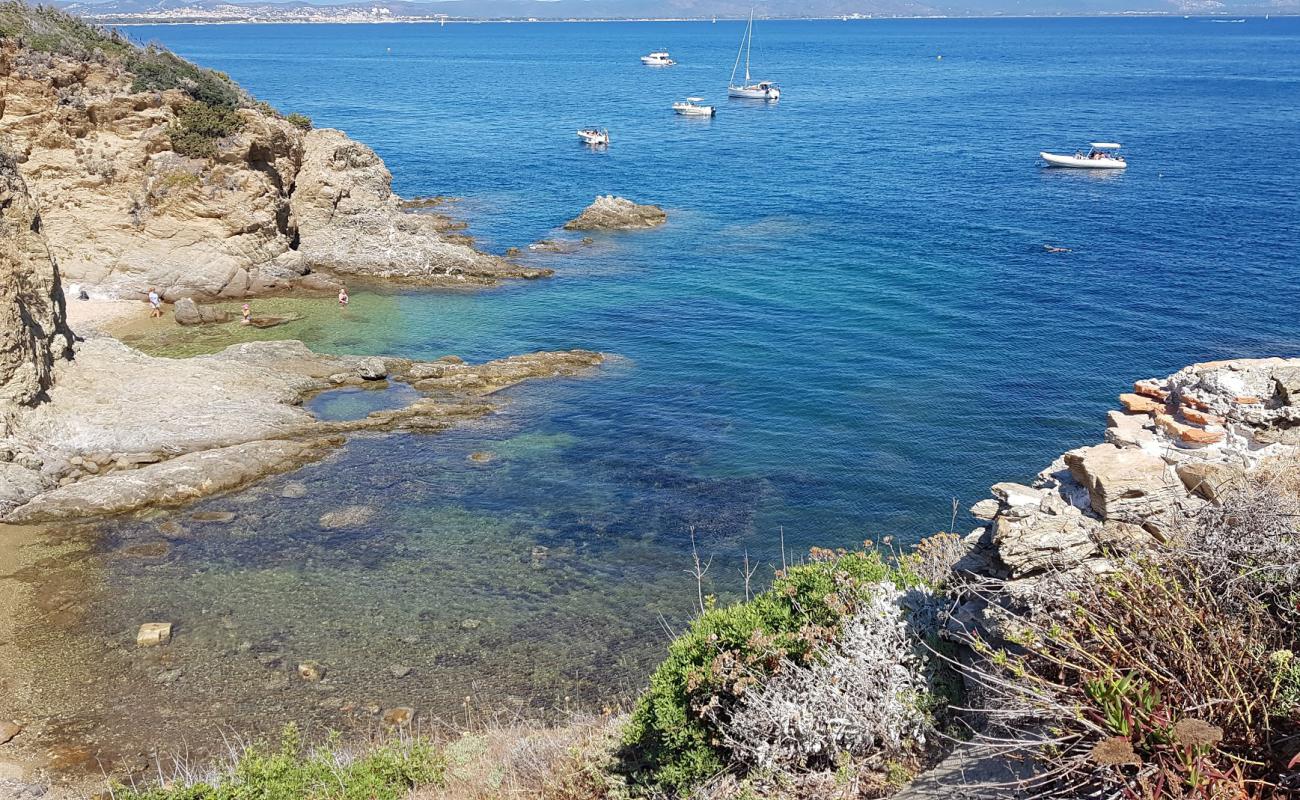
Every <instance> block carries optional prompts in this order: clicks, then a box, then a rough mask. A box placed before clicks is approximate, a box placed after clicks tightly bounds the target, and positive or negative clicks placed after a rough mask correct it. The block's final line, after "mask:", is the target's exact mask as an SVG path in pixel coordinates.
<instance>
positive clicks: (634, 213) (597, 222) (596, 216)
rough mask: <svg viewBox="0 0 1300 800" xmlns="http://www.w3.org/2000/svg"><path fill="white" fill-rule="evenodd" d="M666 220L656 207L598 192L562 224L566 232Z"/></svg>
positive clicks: (652, 224) (649, 224)
mask: <svg viewBox="0 0 1300 800" xmlns="http://www.w3.org/2000/svg"><path fill="white" fill-rule="evenodd" d="M667 221H668V214H667V212H665V211H664V210H663V209H662V208H660V207H659V206H652V205H638V204H637V203H634V202H632V201H631V200H628V199H627V198H624V197H615V196H614V195H612V194H607V195H600V196H598V197H597V198H596V200H595V201H594V202H593V203H592V204H591V205H589V206H587V207H586V208H585V209H583V211H582V213H581V214H579V215H578V216H577V217H576V218H575V219H571V220H569V221H568V222H566V223H565V224H564V228H565V230H570V231H626V230H640V229H643V228H654V227H656V226H659V225H662V224H664V223H665V222H667Z"/></svg>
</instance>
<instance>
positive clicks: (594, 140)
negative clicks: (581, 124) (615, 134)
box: [578, 128, 609, 145]
mask: <svg viewBox="0 0 1300 800" xmlns="http://www.w3.org/2000/svg"><path fill="white" fill-rule="evenodd" d="M578 138H579V139H581V140H582V143H583V144H590V145H607V144H609V131H608V130H606V129H605V128H583V129H582V130H580V131H578Z"/></svg>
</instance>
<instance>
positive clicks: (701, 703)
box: [624, 550, 952, 795]
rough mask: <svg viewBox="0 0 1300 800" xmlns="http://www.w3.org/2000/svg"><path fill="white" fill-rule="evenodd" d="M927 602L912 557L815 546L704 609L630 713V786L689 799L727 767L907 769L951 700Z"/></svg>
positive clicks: (794, 770) (904, 771) (627, 746)
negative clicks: (935, 658)
mask: <svg viewBox="0 0 1300 800" xmlns="http://www.w3.org/2000/svg"><path fill="white" fill-rule="evenodd" d="M933 600H934V598H933V596H931V595H930V594H929V592H928V590H927V589H926V587H924V585H923V583H922V581H921V580H920V578H918V576H917V575H916V574H915V573H914V572H912V571H911V570H910V569H909V568H908V566H907V564H906V562H904V563H903V564H901V565H891V564H890V563H888V562H887V561H886V559H885V558H884V557H882V555H881V554H880V553H879V552H878V551H875V550H867V551H862V552H856V553H845V552H838V553H836V552H827V551H814V553H813V554H812V558H811V560H809V561H808V562H807V563H803V564H797V565H794V566H790V567H788V568H786V569H783V570H781V571H780V572H779V573H778V574H777V576H776V579H775V580H774V581H773V583H772V586H771V588H770V589H769V590H767V591H765V592H763V593H761V594H759V595H758V596H756V597H755V598H754V599H752V600H750V601H747V602H742V603H738V604H736V605H732V606H727V607H719V608H706V609H704V612H703V613H702V614H701V616H700V617H699V618H698V619H696V620H695V621H694V622H693V623H692V624H691V626H690V628H689V630H688V631H686V632H685V633H684V634H683V635H682V636H680V637H678V638H677V639H676V640H675V641H674V642H673V643H672V644H671V645H670V646H669V648H668V657H667V659H666V660H665V661H664V663H663V664H661V665H660V666H659V668H658V669H657V670H656V671H655V673H654V675H652V676H651V678H650V687H649V689H648V690H647V692H646V693H645V694H644V695H643V696H642V697H641V699H640V700H639V701H638V702H637V705H636V708H635V710H634V711H633V712H632V717H631V720H630V721H629V723H628V727H627V730H626V732H625V734H624V748H625V753H626V757H627V768H628V769H629V771H630V774H631V776H632V780H633V784H634V785H635V786H638V787H641V788H642V789H644V790H646V791H651V792H653V791H668V792H671V793H674V794H677V795H685V794H687V793H689V791H690V790H691V789H692V788H693V787H694V786H696V785H698V784H700V783H702V782H704V781H707V780H709V779H712V778H714V777H715V776H717V775H719V774H721V773H723V772H724V771H731V772H733V773H736V774H739V775H742V776H743V775H745V774H747V773H749V772H750V771H754V770H757V771H767V772H769V773H773V772H776V773H785V772H789V773H792V774H798V773H807V772H817V771H825V770H830V771H834V770H836V769H842V768H848V767H849V766H850V765H851V763H852V762H853V760H855V759H857V760H864V759H868V758H870V759H872V760H874V761H875V762H877V764H879V765H880V767H879V771H880V772H881V773H882V776H883V774H884V773H885V772H887V771H890V772H893V773H898V774H908V773H909V771H910V770H911V769H914V768H915V766H916V764H917V763H918V758H919V756H920V751H921V749H922V747H921V745H922V743H923V742H924V741H925V739H926V736H925V732H926V731H927V730H929V729H930V728H931V727H932V726H933V725H934V724H935V721H936V720H935V714H936V713H938V714H940V715H942V714H943V713H944V709H945V707H946V705H947V703H948V702H949V701H950V700H951V699H952V698H950V697H948V696H946V695H945V694H944V691H945V690H946V689H947V688H948V686H949V684H948V683H946V682H944V681H942V680H939V679H938V678H939V676H938V675H937V670H936V669H935V668H934V665H933V664H932V663H931V661H930V659H929V658H928V656H927V655H926V653H925V650H924V645H923V642H924V638H925V633H924V632H923V630H922V629H923V628H924V626H925V618H926V617H929V618H930V619H931V621H932V620H933V615H934V609H933V607H932V605H933ZM836 667H838V668H836ZM826 690H830V691H829V692H827V691H826ZM823 695H825V696H823ZM819 701H820V702H819ZM800 705H802V706H804V708H803V710H802V712H799V711H797V710H796V709H797V708H798V707H799V706H800ZM791 712H793V713H791ZM832 720H833V721H832ZM882 783H884V781H883V780H882Z"/></svg>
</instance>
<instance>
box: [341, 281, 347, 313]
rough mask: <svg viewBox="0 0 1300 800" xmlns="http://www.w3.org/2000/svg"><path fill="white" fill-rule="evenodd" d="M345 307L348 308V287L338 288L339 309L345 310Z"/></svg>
mask: <svg viewBox="0 0 1300 800" xmlns="http://www.w3.org/2000/svg"><path fill="white" fill-rule="evenodd" d="M347 306H348V287H346V286H341V287H339V308H347Z"/></svg>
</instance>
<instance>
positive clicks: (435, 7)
mask: <svg viewBox="0 0 1300 800" xmlns="http://www.w3.org/2000/svg"><path fill="white" fill-rule="evenodd" d="M61 7H63V8H66V9H67V10H69V11H71V12H73V13H75V14H79V15H81V16H84V17H87V18H90V19H94V20H96V21H99V22H203V21H206V22H230V21H267V22H275V21H280V22H375V21H389V20H391V21H400V20H421V19H423V20H429V19H437V18H440V17H448V18H451V19H468V20H487V19H519V20H523V19H541V20H555V19H702V18H709V17H714V16H717V17H722V18H740V17H744V16H745V15H747V14H748V13H749V9H750V5H749V3H747V2H745V1H744V0H430V1H429V2H411V1H410V0H392V1H390V2H381V3H310V2H303V0H291V1H290V2H282V3H280V2H266V3H234V2H225V1H224V0H106V2H73V3H64V4H62V6H61ZM1123 13H1165V14H1189V13H1193V14H1269V13H1271V14H1297V13H1300V0H767V2H764V3H761V4H760V5H759V6H758V8H757V14H758V15H759V16H760V17H764V18H799V17H840V16H847V15H860V16H876V17H898V16H997V15H1015V16H1038V15H1042V16H1049V15H1091V14H1123Z"/></svg>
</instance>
